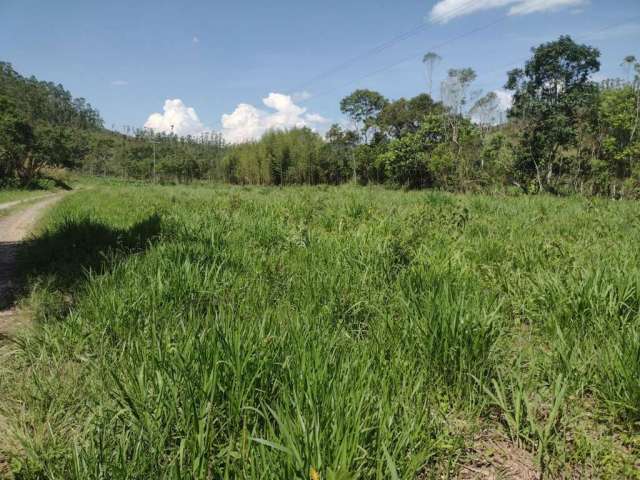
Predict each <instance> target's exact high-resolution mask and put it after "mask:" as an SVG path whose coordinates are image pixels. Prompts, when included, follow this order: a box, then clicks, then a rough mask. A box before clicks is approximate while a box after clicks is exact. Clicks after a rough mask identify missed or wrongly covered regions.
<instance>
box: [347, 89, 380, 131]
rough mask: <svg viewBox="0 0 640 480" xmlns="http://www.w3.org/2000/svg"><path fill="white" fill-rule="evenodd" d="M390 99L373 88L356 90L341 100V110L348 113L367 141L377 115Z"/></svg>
mask: <svg viewBox="0 0 640 480" xmlns="http://www.w3.org/2000/svg"><path fill="white" fill-rule="evenodd" d="M387 103H389V102H388V100H387V99H386V98H384V97H383V96H382V95H380V94H379V93H378V92H374V91H372V90H356V91H354V92H353V93H352V94H351V95H349V96H347V97H345V98H343V99H342V100H341V101H340V111H341V112H342V113H343V114H345V115H347V116H348V117H349V119H350V120H351V121H352V122H353V123H354V124H355V126H356V128H357V129H358V130H359V131H361V133H362V136H363V138H364V141H365V143H366V142H367V141H368V135H367V134H368V131H369V129H370V128H371V127H372V126H373V122H374V119H375V117H376V116H377V115H378V114H379V113H380V112H381V111H382V109H383V108H384V107H385V106H386V105H387Z"/></svg>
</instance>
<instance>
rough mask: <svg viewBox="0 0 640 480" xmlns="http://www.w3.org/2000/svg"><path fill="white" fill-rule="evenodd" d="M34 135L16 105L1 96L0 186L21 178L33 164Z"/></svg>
mask: <svg viewBox="0 0 640 480" xmlns="http://www.w3.org/2000/svg"><path fill="white" fill-rule="evenodd" d="M33 146H34V135H33V129H32V127H31V125H30V124H29V123H27V122H26V121H24V120H23V119H22V118H20V117H19V116H18V114H17V111H16V107H15V105H14V104H13V103H12V102H11V101H10V100H9V99H7V98H5V97H1V96H0V184H1V183H9V182H11V181H12V180H14V179H16V177H19V178H20V179H21V180H22V181H23V182H24V181H25V179H24V178H23V175H22V174H23V172H24V171H25V167H27V166H28V165H29V164H30V162H31V160H30V159H31V157H32V155H33Z"/></svg>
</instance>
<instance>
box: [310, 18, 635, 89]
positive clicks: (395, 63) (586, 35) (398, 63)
mask: <svg viewBox="0 0 640 480" xmlns="http://www.w3.org/2000/svg"><path fill="white" fill-rule="evenodd" d="M508 18H509V17H507V16H504V17H501V18H499V19H498V20H495V21H493V22H491V23H488V24H486V25H483V26H481V27H478V28H475V29H473V30H469V31H468V32H465V33H463V34H461V35H458V36H456V37H453V38H451V39H449V40H446V41H444V42H441V43H439V44H436V45H433V46H431V47H430V48H429V50H437V49H440V48H443V47H445V46H447V45H449V44H450V43H453V42H455V41H458V40H460V39H462V38H465V37H468V36H470V35H473V34H474V33H477V32H479V31H482V30H486V29H487V28H491V27H493V26H495V25H497V24H498V23H500V22H503V21H505V20H506V19H508ZM639 18H640V15H639V16H635V17H630V18H626V19H624V20H623V21H620V22H617V23H615V24H610V25H607V26H605V27H603V28H600V29H598V30H594V31H591V32H588V33H587V34H581V35H579V36H576V37H575V38H577V39H580V38H585V37H589V36H591V35H594V34H597V33H600V32H603V31H606V30H610V29H612V28H615V27H618V26H620V25H623V24H625V23H628V22H630V21H633V20H636V19H639ZM421 55H422V53H420V54H417V55H416V54H413V55H410V56H408V57H404V58H402V59H400V60H399V61H396V62H394V63H392V64H390V65H387V66H385V67H382V68H380V69H378V70H375V71H373V72H370V73H367V74H366V75H363V76H361V77H358V78H356V79H354V80H350V81H349V82H346V83H344V84H342V85H340V86H338V87H334V88H330V89H328V90H325V91H323V92H320V93H318V94H315V95H312V96H311V97H310V98H318V97H322V96H325V95H328V94H330V93H333V92H335V91H336V90H341V89H343V88H345V87H347V86H349V85H352V84H354V83H357V82H359V81H361V80H364V79H366V78H369V77H373V76H375V75H378V74H380V73H383V72H386V71H388V70H390V69H392V68H394V67H396V66H398V65H400V64H402V63H405V62H407V61H409V60H413V59H415V58H418V57H420V56H421ZM526 60H527V59H522V60H518V61H515V62H512V63H509V64H508V65H505V66H504V67H500V68H499V69H495V70H493V71H491V72H489V73H494V72H496V71H498V70H501V69H504V68H508V67H510V66H513V65H518V64H521V63H522V62H524V61H526Z"/></svg>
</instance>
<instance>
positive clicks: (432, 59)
mask: <svg viewBox="0 0 640 480" xmlns="http://www.w3.org/2000/svg"><path fill="white" fill-rule="evenodd" d="M441 60H442V57H441V56H440V55H438V54H437V53H435V52H427V53H425V54H424V57H422V63H423V64H424V67H425V70H426V75H427V82H428V85H429V95H430V96H432V97H433V70H434V68H435V65H436V63H438V62H440V61H441Z"/></svg>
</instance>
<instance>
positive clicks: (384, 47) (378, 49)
mask: <svg viewBox="0 0 640 480" xmlns="http://www.w3.org/2000/svg"><path fill="white" fill-rule="evenodd" d="M475 2H476V0H469V1H467V2H465V3H463V4H461V5H460V6H459V7H457V8H456V9H454V10H452V11H451V12H448V13H447V15H441V17H442V18H440V17H436V18H434V19H432V20H435V21H436V22H437V21H441V20H448V19H449V18H451V16H452V15H453V16H458V15H461V14H464V11H465V10H467V7H470V6H473V4H474V3H475ZM430 27H431V25H429V24H426V23H420V24H418V25H416V26H415V27H413V28H412V29H410V30H407V31H405V32H402V33H400V34H398V35H396V36H395V37H393V38H392V39H390V40H388V41H386V42H383V43H381V44H379V45H376V46H375V47H373V48H371V49H369V50H367V51H365V52H363V53H361V54H359V55H356V56H354V57H352V58H349V59H348V60H345V61H344V62H342V63H340V64H338V65H336V66H335V67H332V68H330V69H329V70H326V71H324V72H322V73H319V74H318V75H316V76H314V77H313V78H311V79H310V80H308V81H306V82H304V83H303V84H301V85H299V86H298V87H297V88H295V89H293V90H291V92H300V91H303V90H304V89H305V88H306V87H308V86H309V85H311V84H313V83H315V82H317V81H318V80H322V79H324V78H327V77H329V76H331V75H333V74H334V73H337V72H339V71H341V70H344V69H346V68H348V67H350V66H351V65H352V64H354V63H356V62H358V61H359V60H362V59H364V58H367V57H370V56H372V55H376V54H378V53H380V52H383V51H385V50H387V49H389V48H391V47H393V46H395V45H396V44H398V43H400V42H402V41H404V40H407V39H409V38H411V37H414V36H416V35H418V34H420V33H421V32H423V31H425V30H427V29H429V28H430Z"/></svg>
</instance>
